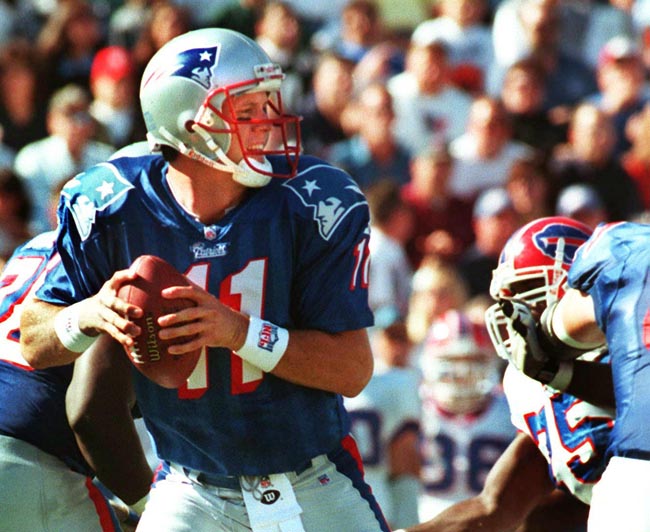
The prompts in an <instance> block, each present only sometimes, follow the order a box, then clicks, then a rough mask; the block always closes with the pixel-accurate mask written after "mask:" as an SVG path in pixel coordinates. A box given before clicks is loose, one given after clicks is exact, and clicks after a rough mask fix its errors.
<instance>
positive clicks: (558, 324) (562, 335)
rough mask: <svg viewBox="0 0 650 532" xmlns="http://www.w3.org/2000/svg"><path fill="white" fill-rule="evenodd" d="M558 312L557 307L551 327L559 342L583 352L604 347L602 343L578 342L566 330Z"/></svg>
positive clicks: (552, 317)
mask: <svg viewBox="0 0 650 532" xmlns="http://www.w3.org/2000/svg"><path fill="white" fill-rule="evenodd" d="M556 310H557V305H556V306H555V307H554V308H553V315H552V316H551V323H550V325H551V332H552V333H553V334H554V335H555V337H556V338H557V339H558V340H560V342H562V343H563V344H566V345H568V346H569V347H573V348H574V349H581V350H583V351H590V350H592V349H595V348H596V347H600V346H601V345H602V343H597V344H594V343H587V342H581V341H580V340H576V339H575V338H573V337H572V336H571V335H570V334H569V332H568V331H567V330H566V327H565V326H564V322H563V321H562V319H561V318H560V317H559V315H558V313H557V312H556Z"/></svg>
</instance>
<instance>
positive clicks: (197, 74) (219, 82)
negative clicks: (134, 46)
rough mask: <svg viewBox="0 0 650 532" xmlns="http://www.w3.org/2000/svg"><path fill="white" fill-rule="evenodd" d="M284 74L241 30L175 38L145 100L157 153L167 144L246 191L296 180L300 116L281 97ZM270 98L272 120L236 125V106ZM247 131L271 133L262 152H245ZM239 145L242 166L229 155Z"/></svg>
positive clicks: (154, 69) (157, 63)
mask: <svg viewBox="0 0 650 532" xmlns="http://www.w3.org/2000/svg"><path fill="white" fill-rule="evenodd" d="M283 79H284V74H283V73H282V69H281V68H280V66H279V65H276V64H274V63H271V62H270V60H269V58H268V56H267V55H266V53H265V52H264V51H263V50H262V49H261V48H260V47H259V45H258V44H257V43H255V41H253V40H251V39H249V38H248V37H245V36H243V35H241V34H239V33H237V32H233V31H230V30H225V29H217V28H206V29H201V30H195V31H192V32H189V33H186V34H184V35H181V36H179V37H176V38H174V39H172V40H171V41H169V42H168V43H167V44H165V45H164V46H163V47H162V48H161V49H160V50H158V52H156V54H154V57H153V58H152V59H151V61H150V62H149V64H148V65H147V68H146V69H145V73H144V75H143V78H142V83H141V87H140V100H141V104H142V111H143V114H144V117H145V122H146V124H147V130H148V133H147V138H148V140H149V143H150V146H151V147H152V149H153V150H156V149H159V148H160V146H161V145H168V146H171V147H172V148H175V149H176V150H178V151H179V152H180V153H182V154H184V155H186V156H188V157H190V158H193V159H195V160H198V161H200V162H201V163H203V164H206V165H208V166H210V167H212V168H215V169H217V170H220V171H225V172H229V173H232V175H233V179H234V180H235V181H237V182H239V183H241V184H243V185H245V186H250V187H259V186H264V185H266V184H267V183H268V182H269V181H270V179H271V178H272V177H283V178H290V177H293V176H294V175H295V174H296V172H297V166H298V160H299V155H300V126H299V121H300V117H298V116H295V115H289V114H285V113H284V111H283V107H282V98H281V96H280V86H281V84H282V80H283ZM258 92H260V93H266V95H267V96H268V102H267V105H266V106H265V108H266V109H267V110H268V116H267V117H262V118H260V117H257V116H256V117H254V118H252V119H246V120H238V119H237V116H236V114H235V112H234V111H235V108H234V102H233V100H234V99H235V98H236V97H237V96H240V95H243V94H249V93H258ZM243 127H253V128H255V127H259V128H268V130H269V132H270V133H269V135H268V137H269V140H270V141H271V143H269V142H267V145H265V146H254V147H250V146H246V145H245V142H244V140H243V138H242V135H241V130H242V128H243ZM233 141H234V142H236V143H237V147H238V149H239V151H240V153H241V157H242V159H241V161H239V162H235V161H233V160H231V159H230V158H229V157H228V156H227V153H228V151H229V150H230V148H231V146H232V142H233ZM274 155H279V156H284V160H285V162H286V170H285V169H283V170H281V171H278V172H277V173H276V172H274V171H273V169H272V167H271V164H270V162H269V161H268V160H267V159H266V157H267V156H274Z"/></svg>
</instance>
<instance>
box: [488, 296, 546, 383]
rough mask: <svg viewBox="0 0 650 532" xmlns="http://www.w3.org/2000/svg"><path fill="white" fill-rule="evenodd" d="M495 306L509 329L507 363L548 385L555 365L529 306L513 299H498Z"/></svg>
mask: <svg viewBox="0 0 650 532" xmlns="http://www.w3.org/2000/svg"><path fill="white" fill-rule="evenodd" d="M499 305H500V306H501V309H502V310H503V313H504V314H505V316H506V318H507V320H508V328H509V329H510V338H511V345H510V362H511V363H512V364H514V366H515V367H516V368H517V369H518V370H520V371H522V372H523V373H524V374H526V375H528V376H529V377H531V378H533V379H535V380H538V381H540V382H542V383H544V384H548V383H549V382H550V381H552V380H553V377H554V376H555V375H556V374H557V371H558V367H559V364H558V362H557V360H555V359H553V357H552V356H551V353H550V352H549V350H548V347H549V346H548V345H545V344H546V343H545V342H544V339H545V338H544V336H543V334H540V328H539V324H538V322H537V321H536V320H535V317H534V316H533V311H532V309H531V307H530V306H529V305H528V304H527V303H525V302H523V301H520V300H516V299H502V300H499Z"/></svg>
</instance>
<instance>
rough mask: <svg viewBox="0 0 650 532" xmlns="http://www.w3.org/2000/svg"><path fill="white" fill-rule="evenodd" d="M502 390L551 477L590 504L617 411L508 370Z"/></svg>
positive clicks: (518, 425)
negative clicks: (541, 456) (547, 467)
mask: <svg viewBox="0 0 650 532" xmlns="http://www.w3.org/2000/svg"><path fill="white" fill-rule="evenodd" d="M503 387H504V390H505V393H506V396H507V398H508V402H509V404H510V412H511V416H512V423H513V424H514V425H515V426H516V427H517V428H518V429H519V430H520V431H522V432H524V433H525V434H527V435H528V436H529V437H531V438H532V439H533V441H534V442H535V443H536V445H537V447H538V448H539V450H540V452H541V453H542V454H543V455H544V458H546V461H547V462H548V463H549V466H550V472H551V478H552V480H553V481H554V482H555V484H556V485H558V486H564V487H565V488H566V489H567V490H568V491H570V492H571V493H573V494H574V495H575V496H576V497H578V498H579V499H580V500H581V501H583V502H585V503H586V504H590V502H591V490H592V488H593V486H594V484H595V483H596V482H597V481H598V480H599V479H600V476H601V475H602V473H603V470H604V468H605V451H606V449H607V443H608V441H609V433H610V432H611V429H612V427H613V426H614V420H613V415H614V412H613V411H612V410H605V409H602V408H599V407H597V406H594V405H592V404H589V403H586V402H585V401H582V400H581V399H578V398H576V397H574V396H572V395H569V394H567V393H559V392H556V391H555V390H553V389H551V388H548V387H546V386H544V385H543V384H541V383H539V382H537V381H535V380H533V379H530V378H528V377H526V375H524V374H523V373H521V372H519V371H517V369H515V368H514V367H512V366H508V368H507V369H506V373H505V376H504V379H503Z"/></svg>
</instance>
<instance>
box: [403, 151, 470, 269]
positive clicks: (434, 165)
mask: <svg viewBox="0 0 650 532" xmlns="http://www.w3.org/2000/svg"><path fill="white" fill-rule="evenodd" d="M452 168H453V159H452V158H451V155H450V154H449V151H448V149H447V147H446V146H444V145H441V146H438V145H435V146H432V147H431V148H429V149H427V150H424V151H422V152H420V153H418V154H417V155H416V156H415V157H413V158H412V161H411V180H410V181H409V182H408V183H407V184H406V185H404V187H403V189H402V197H403V198H404V201H406V203H407V205H409V207H410V208H411V210H412V211H413V214H414V215H415V230H414V232H413V235H412V238H411V239H410V240H409V242H408V244H407V246H406V249H407V251H408V254H409V259H410V261H411V265H412V266H413V267H414V268H417V267H418V266H419V265H420V262H421V260H422V258H423V257H425V256H430V255H431V256H436V257H439V258H441V259H443V260H448V261H454V260H456V259H457V258H458V256H459V255H460V254H461V253H462V252H463V251H464V250H465V248H467V246H469V244H471V242H472V241H473V240H474V233H473V231H472V224H471V220H472V204H471V202H469V201H465V200H462V199H460V198H458V197H456V196H454V195H453V194H451V192H450V189H449V178H450V176H451V172H452Z"/></svg>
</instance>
